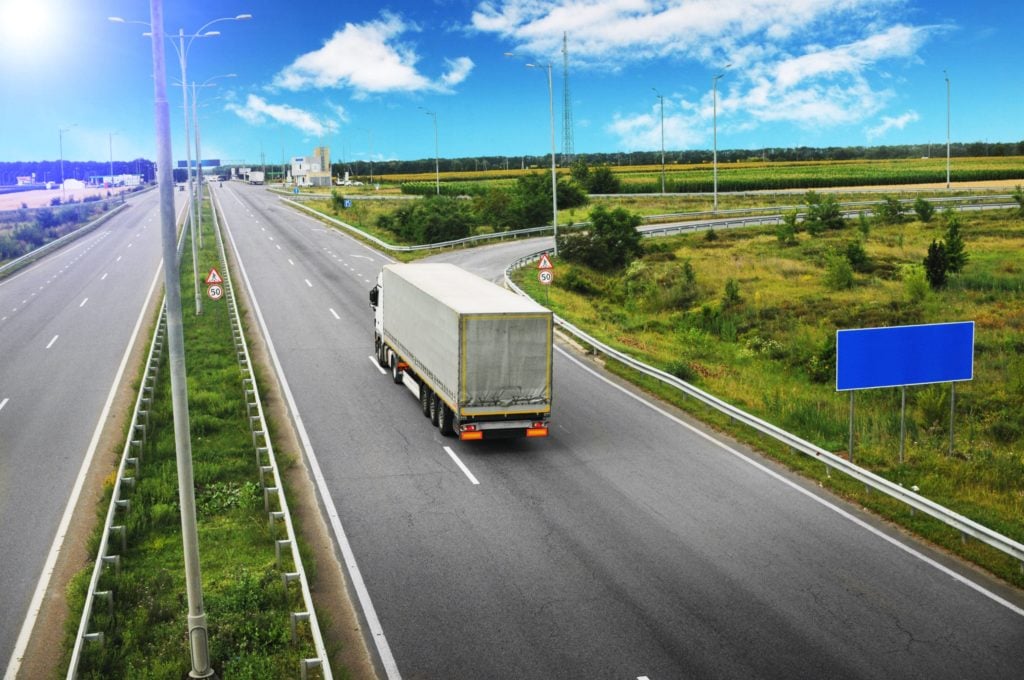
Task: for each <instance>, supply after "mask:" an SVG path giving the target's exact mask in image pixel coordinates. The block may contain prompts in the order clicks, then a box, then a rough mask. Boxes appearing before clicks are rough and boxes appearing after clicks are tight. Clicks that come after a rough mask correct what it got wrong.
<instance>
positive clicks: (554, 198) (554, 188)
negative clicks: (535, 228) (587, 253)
mask: <svg viewBox="0 0 1024 680" xmlns="http://www.w3.org/2000/svg"><path fill="white" fill-rule="evenodd" d="M526 66H527V67H529V68H547V70H548V110H549V113H550V115H551V227H552V229H553V230H554V235H555V248H554V254H555V257H558V179H557V177H556V175H555V91H554V85H553V83H552V80H551V62H548V64H547V66H546V67H545V66H541V65H539V64H527V65H526Z"/></svg>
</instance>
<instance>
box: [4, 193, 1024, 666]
mask: <svg viewBox="0 0 1024 680" xmlns="http://www.w3.org/2000/svg"><path fill="white" fill-rule="evenodd" d="M216 192H217V195H218V196H219V199H220V204H221V207H222V209H223V211H224V216H225V222H226V226H227V227H228V232H229V235H230V242H232V243H234V245H235V246H236V247H237V254H238V257H239V260H240V263H241V265H242V268H243V269H244V273H245V275H246V277H247V278H248V279H249V281H250V283H251V293H252V295H253V296H254V299H255V301H256V306H257V307H258V312H259V316H260V317H261V318H262V320H263V322H264V323H265V325H266V329H267V332H268V334H269V340H270V341H271V343H272V350H273V353H274V356H275V357H276V360H277V361H278V362H279V366H280V371H281V373H282V375H283V377H284V378H285V380H286V383H287V391H288V393H289V394H290V395H291V397H292V398H293V400H294V408H295V409H296V410H297V416H298V419H299V420H300V422H301V424H302V427H303V432H302V433H300V434H301V435H304V436H305V438H306V441H307V449H308V450H307V455H311V456H312V461H313V462H312V465H313V467H314V468H315V469H314V472H315V473H316V474H317V475H321V474H322V478H323V483H324V490H325V492H326V495H325V497H324V498H322V499H321V502H322V503H323V504H324V505H325V507H326V508H327V509H328V512H329V514H333V512H334V511H336V513H337V518H338V521H337V522H335V524H334V526H335V530H336V535H335V539H336V541H338V544H339V550H341V551H342V552H344V551H345V550H346V549H348V548H350V549H351V554H352V556H353V557H354V560H355V561H357V562H358V567H359V569H358V574H357V581H358V583H357V584H356V585H355V588H356V590H357V591H360V592H361V593H362V597H363V601H364V603H366V602H369V603H372V611H371V612H369V613H368V617H369V618H370V619H371V624H370V628H371V630H370V635H371V636H372V637H373V642H375V643H376V646H377V649H378V651H379V653H380V655H381V657H382V659H383V664H384V667H385V670H386V671H387V672H388V675H389V676H390V677H404V678H453V679H457V678H467V679H468V678H541V677H543V678H550V677H557V678H580V679H596V678H638V679H639V678H647V679H649V680H663V679H667V678H823V677H828V678H894V677H901V678H950V679H953V678H965V677H970V678H1008V677H1016V676H1018V675H1019V674H1020V671H1021V669H1022V668H1024V600H1022V598H1021V595H1020V593H1019V592H1017V591H1012V590H1009V589H1006V588H1003V587H1001V586H1000V585H998V584H996V583H993V582H992V581H990V580H989V579H986V578H985V577H983V576H979V575H978V574H977V573H976V572H975V571H974V570H972V569H969V568H966V567H964V566H962V565H960V564H959V563H957V562H956V561H954V560H952V559H950V558H947V557H945V556H944V555H942V554H940V553H939V552H937V551H934V550H932V549H930V548H929V547H927V546H924V545H922V544H920V543H918V542H916V541H913V540H910V539H907V538H906V537H904V536H903V535H902V534H901V533H900V532H898V531H895V530H893V529H891V528H889V527H887V526H885V525H884V524H882V523H880V522H878V521H876V520H874V519H873V518H871V517H870V516H868V515H866V514H864V513H862V512H861V511H860V510H859V509H858V508H856V507H854V506H851V505H849V504H846V503H844V502H842V501H839V500H837V499H835V498H833V497H832V496H831V495H829V494H828V493H825V492H823V491H821V490H820V489H818V488H817V487H816V485H813V484H811V483H809V482H807V481H805V480H802V479H800V478H797V477H794V476H792V475H790V474H789V473H788V472H786V471H785V470H783V469H781V468H780V467H779V466H777V465H775V464H774V463H772V462H770V461H767V460H765V459H763V458H761V457H760V456H758V455H757V454H755V453H753V452H751V451H749V450H747V449H745V448H744V447H742V446H740V445H737V444H735V443H730V442H728V441H725V440H723V439H722V438H720V437H717V436H715V435H712V434H709V433H708V432H707V431H706V430H705V429H704V428H702V427H701V426H700V425H697V424H693V423H692V422H690V421H689V419H687V418H686V417H685V416H683V415H682V414H679V413H677V412H675V411H674V410H673V409H671V408H668V407H666V406H664V405H660V404H655V403H652V402H650V401H649V400H647V399H646V398H644V397H642V396H640V395H638V394H637V392H636V391H635V390H633V389H631V388H629V387H625V386H622V385H620V384H619V383H618V382H617V381H615V380H614V379H612V378H610V377H608V376H607V375H606V374H604V373H603V372H602V371H601V370H600V369H599V367H597V366H596V365H595V364H593V363H591V362H590V361H589V360H586V359H584V358H581V357H579V356H578V355H576V354H574V353H573V352H572V351H571V350H567V349H566V348H565V347H563V346H561V344H560V345H559V347H558V351H557V352H556V358H555V376H554V407H553V412H552V421H551V422H552V434H553V436H552V437H551V438H550V439H547V440H540V441H513V442H496V443H483V445H481V444H480V443H472V444H470V443H466V444H463V443H460V442H458V441H455V440H451V439H446V438H443V437H441V436H440V434H439V433H438V431H437V430H436V428H434V427H432V426H431V425H430V423H429V420H427V419H426V418H424V417H423V416H422V415H421V414H420V411H419V407H418V403H417V401H416V400H415V399H414V398H413V396H412V395H411V394H410V393H409V392H408V391H407V390H405V389H403V388H401V387H398V386H395V385H394V384H393V383H392V382H391V380H390V379H388V378H387V377H385V376H384V375H382V374H381V372H380V370H379V369H378V367H377V366H376V365H375V364H374V362H373V361H372V360H371V358H370V356H369V355H370V354H371V351H372V341H373V335H372V315H371V310H370V308H369V306H368V302H367V293H368V290H369V288H370V287H371V286H372V282H373V281H374V280H375V277H376V274H377V272H378V271H379V269H380V267H381V265H382V264H384V263H385V262H387V261H388V260H387V258H386V257H384V256H382V255H380V254H378V253H376V252H374V251H372V250H370V249H368V248H367V247H365V246H363V245H361V244H359V243H358V242H356V241H354V240H352V239H351V238H349V237H347V236H344V235H342V234H340V233H338V232H336V231H334V230H331V229H328V228H327V227H325V226H324V225H323V224H321V223H319V222H316V221H314V220H313V219H311V218H309V217H306V216H304V215H300V214H299V213H297V212H295V211H293V210H291V209H290V208H287V207H285V206H283V205H281V203H280V202H279V200H278V198H277V197H276V196H274V195H272V194H270V193H268V192H267V191H265V190H264V189H262V188H259V187H249V186H245V185H241V184H238V183H235V182H232V183H225V186H224V187H223V188H221V189H217V190H216ZM540 243H543V240H541V241H527V242H516V243H504V244H500V245H497V246H493V247H488V248H481V249H474V250H470V251H453V252H448V253H445V254H444V255H442V256H439V257H438V258H437V259H444V260H447V261H453V262H456V263H459V264H461V265H462V266H464V267H466V268H467V269H470V270H472V271H475V272H477V273H479V274H482V275H484V276H485V277H486V278H490V279H498V278H500V272H501V269H502V268H503V267H504V265H505V264H506V263H507V262H509V261H511V260H512V259H514V258H515V257H517V256H518V255H521V254H523V253H524V252H528V251H531V250H536V249H539V247H541V246H540V245H539V244H540ZM239 274H240V273H239V272H235V276H236V277H239ZM2 416H3V413H2V412H0V418H2ZM339 529H340V530H343V534H339V533H337V531H338V530H339ZM361 589H364V590H361ZM377 622H379V627H376V623H377Z"/></svg>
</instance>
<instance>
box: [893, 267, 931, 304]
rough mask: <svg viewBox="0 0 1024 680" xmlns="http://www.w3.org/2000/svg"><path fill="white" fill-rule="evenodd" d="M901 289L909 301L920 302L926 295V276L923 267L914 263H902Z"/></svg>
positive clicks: (927, 288)
mask: <svg viewBox="0 0 1024 680" xmlns="http://www.w3.org/2000/svg"><path fill="white" fill-rule="evenodd" d="M900 278H901V279H902V280H903V289H904V290H905V291H906V293H907V298H908V299H909V300H910V301H911V302H915V303H916V302H922V301H923V300H924V299H925V298H926V297H927V296H928V290H929V287H928V277H927V276H926V275H925V271H924V267H922V266H920V265H916V264H909V265H904V266H903V267H902V268H901V269H900Z"/></svg>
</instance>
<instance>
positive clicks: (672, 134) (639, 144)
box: [605, 97, 707, 149]
mask: <svg viewBox="0 0 1024 680" xmlns="http://www.w3.org/2000/svg"><path fill="white" fill-rule="evenodd" d="M683 104H684V106H685V107H686V108H683V110H679V111H675V110H674V109H676V104H675V103H674V102H673V101H671V100H670V99H669V98H668V97H666V99H665V107H666V113H665V148H666V149H685V148H687V147H692V146H693V145H695V144H698V143H700V142H701V141H702V140H703V139H704V138H705V136H706V130H705V128H706V127H707V122H706V121H705V120H704V119H703V118H702V117H701V115H700V113H699V112H698V111H697V110H696V109H695V108H693V107H692V106H688V105H686V103H685V102H683ZM605 130H607V131H608V132H609V133H611V134H614V135H616V136H617V137H618V138H619V146H620V147H621V148H623V149H660V148H661V111H660V105H658V104H656V105H655V106H654V108H653V109H652V110H651V111H649V112H647V113H639V114H635V115H627V116H622V115H616V116H615V117H614V119H613V120H612V122H611V123H609V124H608V125H607V126H606V127H605Z"/></svg>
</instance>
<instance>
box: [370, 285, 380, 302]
mask: <svg viewBox="0 0 1024 680" xmlns="http://www.w3.org/2000/svg"><path fill="white" fill-rule="evenodd" d="M379 299H380V286H374V287H373V288H371V289H370V306H371V307H376V306H377V301H378V300H379Z"/></svg>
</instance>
